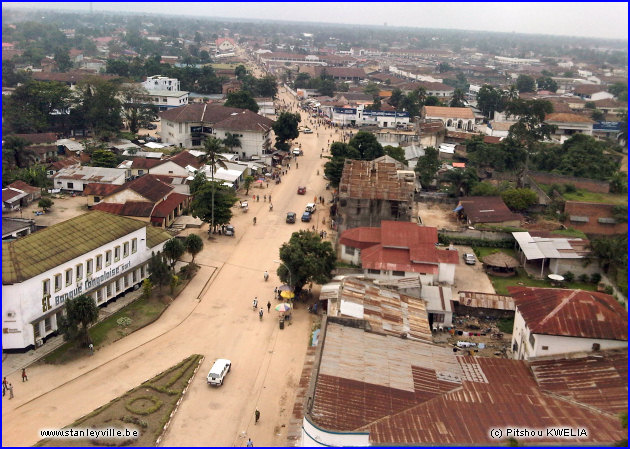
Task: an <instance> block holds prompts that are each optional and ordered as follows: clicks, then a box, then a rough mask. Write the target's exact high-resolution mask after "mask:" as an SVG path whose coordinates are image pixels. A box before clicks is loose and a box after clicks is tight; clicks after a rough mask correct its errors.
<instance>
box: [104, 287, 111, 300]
mask: <svg viewBox="0 0 630 449" xmlns="http://www.w3.org/2000/svg"><path fill="white" fill-rule="evenodd" d="M110 296H112V284H107V287H105V297H106V298H109V297H110Z"/></svg>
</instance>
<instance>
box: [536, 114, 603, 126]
mask: <svg viewBox="0 0 630 449" xmlns="http://www.w3.org/2000/svg"><path fill="white" fill-rule="evenodd" d="M545 121H546V122H556V123H591V124H592V123H595V122H594V121H593V120H591V119H590V118H588V117H587V116H585V115H580V114H571V113H568V112H554V113H551V114H547V116H546V117H545Z"/></svg>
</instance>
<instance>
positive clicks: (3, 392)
mask: <svg viewBox="0 0 630 449" xmlns="http://www.w3.org/2000/svg"><path fill="white" fill-rule="evenodd" d="M6 394H7V387H6V386H5V385H4V384H2V397H4V396H5V395H6Z"/></svg>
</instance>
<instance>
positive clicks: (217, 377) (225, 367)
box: [208, 359, 232, 386]
mask: <svg viewBox="0 0 630 449" xmlns="http://www.w3.org/2000/svg"><path fill="white" fill-rule="evenodd" d="M231 367H232V362H230V361H229V360H228V359H217V360H216V362H214V364H213V365H212V368H210V372H209V373H208V385H219V386H220V385H223V380H224V379H225V376H226V375H227V373H229V372H230V368H231Z"/></svg>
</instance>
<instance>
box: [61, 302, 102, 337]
mask: <svg viewBox="0 0 630 449" xmlns="http://www.w3.org/2000/svg"><path fill="white" fill-rule="evenodd" d="M65 308H66V313H65V315H61V317H59V323H58V328H59V331H60V332H61V333H62V334H63V337H64V340H78V341H81V342H82V343H83V344H85V345H86V346H88V345H89V344H90V341H91V340H90V335H89V332H88V328H89V326H90V324H92V323H95V322H96V320H97V319H98V306H97V305H96V301H94V298H92V296H90V295H80V296H77V297H76V298H69V299H66V306H65Z"/></svg>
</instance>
